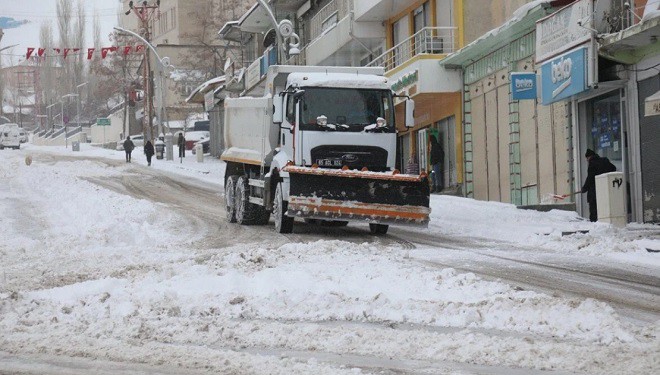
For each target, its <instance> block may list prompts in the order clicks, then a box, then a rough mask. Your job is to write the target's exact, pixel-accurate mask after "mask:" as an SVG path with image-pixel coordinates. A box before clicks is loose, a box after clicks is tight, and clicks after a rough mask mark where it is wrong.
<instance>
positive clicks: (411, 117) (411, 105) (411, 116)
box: [406, 99, 415, 128]
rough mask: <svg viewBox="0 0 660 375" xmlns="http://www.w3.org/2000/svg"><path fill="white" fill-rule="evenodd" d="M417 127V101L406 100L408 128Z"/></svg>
mask: <svg viewBox="0 0 660 375" xmlns="http://www.w3.org/2000/svg"><path fill="white" fill-rule="evenodd" d="M413 127H415V101H414V100H412V99H406V128H413Z"/></svg>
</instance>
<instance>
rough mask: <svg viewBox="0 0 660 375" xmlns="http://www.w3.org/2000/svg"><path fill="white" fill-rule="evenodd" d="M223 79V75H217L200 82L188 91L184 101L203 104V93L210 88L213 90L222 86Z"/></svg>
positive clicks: (223, 83)
mask: <svg viewBox="0 0 660 375" xmlns="http://www.w3.org/2000/svg"><path fill="white" fill-rule="evenodd" d="M225 80H226V78H225V76H219V77H215V78H212V79H209V80H208V81H206V82H204V83H202V84H201V85H199V86H197V88H196V89H194V90H193V91H192V92H191V93H190V95H189V96H188V97H187V98H186V103H198V104H204V94H206V93H207V92H209V91H211V90H214V92H215V90H216V89H218V88H219V87H224V85H225Z"/></svg>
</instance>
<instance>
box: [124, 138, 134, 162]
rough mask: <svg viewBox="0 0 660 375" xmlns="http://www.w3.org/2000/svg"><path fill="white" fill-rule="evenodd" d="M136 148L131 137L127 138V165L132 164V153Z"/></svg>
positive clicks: (125, 146) (125, 142) (125, 143)
mask: <svg viewBox="0 0 660 375" xmlns="http://www.w3.org/2000/svg"><path fill="white" fill-rule="evenodd" d="M134 148H135V144H133V141H131V137H130V136H127V137H126V140H125V141H124V151H125V152H126V162H127V163H130V162H131V152H133V149H134Z"/></svg>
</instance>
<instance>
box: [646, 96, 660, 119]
mask: <svg viewBox="0 0 660 375" xmlns="http://www.w3.org/2000/svg"><path fill="white" fill-rule="evenodd" d="M644 116H660V91H658V92H656V93H655V94H653V95H651V96H649V97H648V98H646V99H645V100H644Z"/></svg>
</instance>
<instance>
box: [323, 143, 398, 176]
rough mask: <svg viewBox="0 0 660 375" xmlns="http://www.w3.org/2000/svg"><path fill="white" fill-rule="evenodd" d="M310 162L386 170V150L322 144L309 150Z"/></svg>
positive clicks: (328, 166)
mask: <svg viewBox="0 0 660 375" xmlns="http://www.w3.org/2000/svg"><path fill="white" fill-rule="evenodd" d="M311 156H312V163H315V164H317V165H318V166H319V167H323V168H341V167H343V166H348V167H349V168H351V169H362V168H363V167H367V168H368V169H369V170H370V171H385V170H387V151H386V150H385V149H383V148H380V147H374V146H346V145H323V146H318V147H314V148H313V149H312V151H311Z"/></svg>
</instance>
